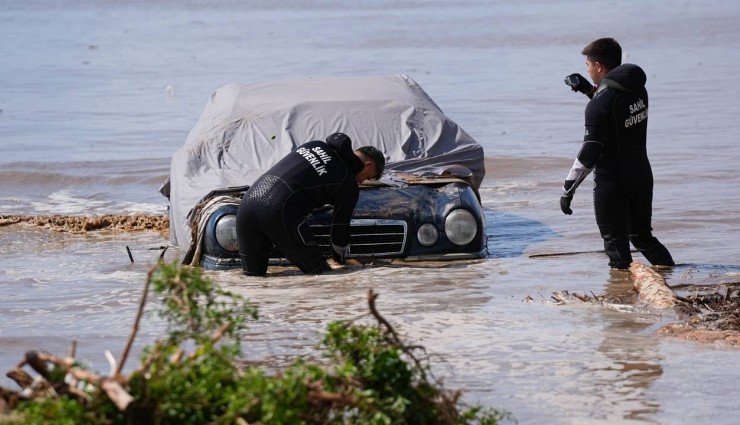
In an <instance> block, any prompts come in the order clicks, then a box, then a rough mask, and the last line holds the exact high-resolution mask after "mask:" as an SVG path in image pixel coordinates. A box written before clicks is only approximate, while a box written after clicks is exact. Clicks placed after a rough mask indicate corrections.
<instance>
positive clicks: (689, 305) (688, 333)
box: [525, 262, 740, 346]
mask: <svg viewBox="0 0 740 425" xmlns="http://www.w3.org/2000/svg"><path fill="white" fill-rule="evenodd" d="M630 274H631V280H632V287H633V290H634V291H635V292H636V293H637V303H636V304H628V303H624V302H622V301H621V300H610V299H608V297H606V296H604V295H596V294H593V293H591V294H590V295H589V294H579V293H577V292H569V291H567V290H566V291H556V292H553V293H552V296H551V297H550V302H553V303H555V304H557V305H562V304H572V303H593V304H600V305H602V306H604V307H607V308H611V309H615V310H620V311H628V312H629V311H635V310H637V309H638V308H647V309H651V310H658V311H664V310H670V311H673V312H675V313H676V315H677V317H678V318H679V320H681V322H680V323H671V324H668V325H665V326H663V327H662V328H661V329H660V330H659V331H658V334H659V335H666V336H672V337H676V338H680V339H685V340H689V341H695V342H698V343H719V344H724V345H731V346H740V282H722V283H718V284H715V285H691V284H681V285H676V286H674V287H670V286H669V285H668V284H667V283H666V280H665V278H663V276H662V275H661V274H660V273H658V272H657V271H656V270H655V269H653V268H651V267H648V266H646V265H644V264H641V263H638V262H634V263H632V265H631V266H630ZM677 291H678V292H677ZM525 300H526V301H532V300H533V299H532V297H529V296H528V297H527V298H525Z"/></svg>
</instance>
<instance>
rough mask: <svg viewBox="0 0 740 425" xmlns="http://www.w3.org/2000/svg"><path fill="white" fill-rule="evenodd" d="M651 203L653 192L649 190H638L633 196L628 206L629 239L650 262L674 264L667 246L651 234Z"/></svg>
mask: <svg viewBox="0 0 740 425" xmlns="http://www.w3.org/2000/svg"><path fill="white" fill-rule="evenodd" d="M652 204H653V194H652V191H650V190H644V191H640V192H638V193H637V194H635V196H634V197H633V199H632V204H631V208H630V218H631V222H630V241H631V242H632V245H634V246H635V248H636V249H637V250H638V251H640V253H641V254H642V255H643V256H644V257H645V258H646V259H647V260H648V261H649V262H650V264H653V265H656V266H675V265H676V263H675V262H674V261H673V257H671V253H670V252H668V248H666V247H665V246H664V245H663V244H662V243H660V241H659V240H658V238H656V237H655V236H653V233H652V231H653V228H652V223H651V221H652V212H653V211H652V210H653V206H652Z"/></svg>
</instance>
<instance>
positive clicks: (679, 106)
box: [0, 0, 740, 424]
mask: <svg viewBox="0 0 740 425" xmlns="http://www.w3.org/2000/svg"><path fill="white" fill-rule="evenodd" d="M607 7H608V9H609V10H608V13H605V12H604V8H607ZM0 10H1V12H0V40H2V41H0V57H2V58H3V66H2V67H0V88H2V90H0V149H1V150H2V155H0V214H1V215H44V214H60V215H73V216H74V215H83V214H129V213H132V214H142V213H144V214H163V213H165V208H166V206H165V203H164V200H163V198H162V197H161V196H160V195H159V194H158V193H157V189H158V186H159V184H161V183H162V182H163V181H164V178H165V177H166V176H167V173H168V169H169V159H170V157H171V155H172V153H173V152H174V150H176V149H177V148H178V147H179V146H180V145H181V144H182V143H183V142H184V140H185V137H186V135H187V132H188V131H189V130H190V128H192V126H193V125H194V123H195V120H197V117H198V114H199V113H200V111H201V110H202V107H203V106H204V104H205V102H206V100H207V99H208V96H209V95H210V93H211V92H212V91H213V90H214V89H216V88H217V87H219V86H221V85H223V84H226V83H230V82H233V81H246V82H249V81H258V80H262V79H272V78H306V77H313V76H317V77H318V76H341V75H368V74H395V73H407V74H409V75H411V76H413V77H414V78H415V79H416V80H417V81H418V82H419V83H420V84H421V85H422V87H424V88H425V89H426V90H427V92H428V93H429V94H430V95H431V96H432V98H433V99H435V101H436V102H437V103H438V104H439V105H440V106H441V107H442V109H443V110H444V111H445V112H447V113H448V115H450V116H451V117H452V118H453V119H454V120H455V121H456V122H458V124H460V125H461V126H462V127H463V128H464V129H465V130H466V131H467V132H468V133H470V134H471V135H473V137H475V138H476V139H477V140H479V141H480V142H481V144H482V145H483V146H484V148H485V151H486V157H487V177H486V180H485V182H484V184H483V187H482V189H481V196H482V199H483V204H484V207H485V210H486V217H487V226H486V233H487V235H488V246H489V251H490V255H489V256H488V257H487V258H485V259H482V260H479V261H466V262H459V263H452V264H405V265H398V264H387V265H377V266H368V267H349V268H347V269H345V270H343V271H341V272H338V273H335V274H332V275H327V276H321V277H313V276H303V275H300V274H298V273H296V272H295V271H293V270H290V269H285V270H278V269H276V270H274V275H273V276H272V277H270V278H268V279H257V278H245V277H243V276H241V275H240V274H239V273H238V272H218V273H210V276H211V277H212V278H213V279H215V280H216V281H217V282H219V283H220V284H222V285H224V286H225V287H227V288H229V289H231V290H234V291H237V292H239V293H242V294H244V295H246V296H247V297H248V298H250V299H251V300H253V301H254V302H256V303H257V304H258V305H259V307H260V311H261V318H260V320H259V321H258V322H257V323H255V324H254V325H253V326H252V328H251V330H250V333H249V335H248V341H249V342H248V343H247V344H246V348H247V353H248V357H249V358H250V359H254V360H260V361H264V362H266V363H268V364H274V365H283V364H286V363H287V362H290V361H291V359H293V358H295V357H296V356H305V357H312V356H316V353H317V351H316V349H315V346H316V344H317V343H318V341H319V340H320V337H321V330H322V328H323V327H324V325H326V324H327V323H328V322H330V321H332V320H343V319H349V318H355V317H357V316H358V315H359V314H362V313H365V312H366V311H367V306H366V293H367V290H368V288H372V289H373V290H374V291H375V292H376V293H379V294H380V296H379V298H378V301H377V305H378V308H379V309H380V311H381V313H383V314H384V315H385V316H386V317H387V318H388V319H389V320H390V321H391V322H392V323H393V324H394V326H396V328H397V329H398V330H399V331H401V332H402V333H403V334H404V335H405V336H407V337H408V338H409V339H411V340H413V341H416V342H419V343H421V344H423V345H425V346H426V347H427V349H428V351H429V352H430V353H432V354H434V355H435V356H437V357H436V358H437V359H438V363H437V368H436V373H437V375H438V376H440V377H442V378H444V379H445V382H446V383H447V384H448V386H450V387H452V388H459V389H462V390H463V391H464V394H465V395H464V398H465V400H467V401H470V402H481V403H484V404H486V405H491V406H496V407H502V408H505V409H508V410H510V411H511V412H512V413H513V414H514V416H515V417H516V418H517V419H518V420H519V423H522V424H542V423H551V424H594V423H609V424H613V423H620V424H622V423H651V424H694V423H713V424H733V423H736V421H737V417H738V416H739V415H740V403H738V402H737V390H738V384H737V382H738V378H740V375H739V374H740V372H738V371H740V367H739V366H740V352H738V350H737V349H736V348H728V347H725V346H721V345H700V344H695V343H691V342H686V341H682V340H679V339H674V338H669V337H665V336H659V335H657V334H656V331H657V330H658V329H659V328H660V327H662V326H663V325H665V324H668V323H673V322H675V321H676V320H677V318H676V317H674V316H673V315H672V314H671V313H666V312H655V311H650V310H647V309H633V310H631V311H615V310H611V309H606V308H603V307H600V306H596V305H590V304H585V303H584V304H569V305H555V304H554V303H552V302H550V294H551V293H552V292H553V291H562V290H569V291H578V292H586V293H590V292H591V291H593V292H594V293H596V294H608V295H609V296H613V297H618V298H624V299H634V293H633V292H631V290H630V288H631V282H630V279H629V275H627V274H625V273H624V272H619V271H610V270H609V269H608V268H607V267H606V259H605V258H604V256H603V254H599V253H597V252H594V251H598V250H600V249H601V242H600V241H599V239H598V234H597V230H596V226H595V224H594V219H593V215H592V210H591V205H590V198H591V196H590V189H591V187H590V181H587V182H585V183H584V185H583V187H581V188H579V191H578V193H577V194H576V197H575V200H574V202H573V210H574V214H573V216H570V217H566V216H564V215H562V214H561V213H560V211H559V207H558V203H557V200H558V196H559V188H560V186H561V184H562V180H563V178H564V177H565V175H566V174H567V171H568V169H569V167H570V165H571V163H572V158H573V156H574V155H575V153H576V152H577V150H578V148H579V139H580V138H581V132H582V130H581V129H582V121H581V120H582V113H583V107H584V105H585V103H584V99H583V98H579V97H577V96H576V95H574V94H573V93H570V92H569V91H568V89H567V87H565V85H564V83H563V81H562V78H563V77H564V76H565V75H567V74H569V73H571V72H581V73H584V75H585V66H584V65H583V58H582V57H581V56H580V54H579V52H580V49H581V48H582V47H583V45H584V44H585V43H587V42H588V41H590V40H591V39H593V38H595V37H598V36H601V35H613V36H615V37H616V38H617V39H618V40H619V41H620V42H621V43H622V44H623V46H624V47H625V60H627V61H631V62H635V63H638V64H640V65H641V66H643V67H644V68H645V69H646V72H647V74H648V89H649V91H650V95H651V98H650V100H651V104H650V105H651V106H650V108H651V110H650V133H649V138H650V141H649V152H650V155H651V161H652V164H653V169H654V172H655V180H656V191H655V202H654V228H655V232H656V235H658V237H659V238H660V239H661V240H662V241H663V242H664V243H665V244H666V245H667V246H668V248H669V249H670V250H671V252H672V254H673V256H674V258H675V259H676V261H677V262H678V263H679V265H678V266H677V267H675V268H674V269H673V270H671V271H670V272H668V273H666V275H665V277H666V279H667V281H668V283H669V284H681V283H691V284H699V283H707V284H713V283H716V282H719V281H732V280H736V279H740V255H738V254H739V252H738V248H737V247H738V243H737V241H738V240H739V239H740V228H739V227H738V225H737V223H739V222H740V217H739V216H738V215H739V214H738V207H737V205H739V204H740V202H739V201H740V199H739V198H740V191H738V187H740V174H739V173H738V172H737V163H738V160H740V148H738V144H737V143H736V139H737V137H738V134H740V121H738V120H737V118H736V117H737V116H738V113H739V112H740V111H739V110H738V108H739V106H738V104H737V101H736V100H737V99H738V98H740V86H738V85H737V84H735V73H736V70H737V69H738V68H739V66H740V57H738V55H737V54H736V52H737V51H738V48H740V28H739V27H738V26H737V22H738V19H739V18H740V5H738V3H737V2H734V1H729V0H728V1H721V0H711V1H707V2H698V1H696V2H694V1H688V2H667V3H666V2H661V3H655V4H654V3H651V2H648V3H645V2H637V1H626V2H621V3H619V4H612V3H609V4H608V5H607V3H603V2H590V3H582V2H576V1H557V2H537V1H523V2H484V1H462V2H454V3H449V4H448V3H444V2H409V3H403V4H401V3H397V2H390V1H380V2H351V1H339V0H327V1H322V2H304V1H301V0H291V1H289V2H286V3H275V4H273V3H272V2H260V1H248V2H211V1H205V0H204V1H201V2H188V3H186V4H182V3H181V2H174V1H164V2H157V3H154V4H145V3H142V2H133V3H131V2H117V1H113V0H110V1H103V2H89V1H85V0H79V1H77V0H76V1H72V2H65V5H64V7H62V6H61V5H59V4H57V3H56V2H51V1H39V0H32V1H26V2H6V3H3V4H2V6H0ZM575 11H577V12H578V13H575ZM583 16H588V17H589V18H588V20H587V22H586V21H585V20H584V18H583ZM441 28H445V31H441V30H440V29H441ZM166 244H167V240H166V238H164V237H163V236H162V235H161V234H160V233H159V232H147V231H143V232H132V233H127V232H118V231H111V230H102V231H96V232H91V233H87V234H70V233H59V232H54V231H49V230H46V229H42V228H38V227H31V226H24V225H12V226H2V227H0V294H1V295H0V368H2V367H4V368H5V369H9V368H10V367H12V366H14V365H15V364H16V363H17V362H18V361H19V360H20V358H21V356H22V353H23V352H24V351H25V350H29V349H45V350H48V351H51V352H54V353H57V354H63V353H66V352H67V349H68V347H69V344H70V342H71V341H72V340H77V341H78V354H79V357H80V359H82V360H84V361H86V362H88V363H89V364H91V365H92V366H93V367H94V368H95V369H96V370H100V371H103V372H107V370H108V364H107V362H106V360H105V356H104V354H103V353H104V351H105V350H111V352H112V353H113V354H114V355H115V356H118V355H120V352H121V350H122V349H123V346H124V344H125V341H126V338H127V337H128V333H129V331H130V327H131V324H132V322H133V318H134V314H135V311H136V306H137V303H138V300H139V296H140V290H141V288H142V286H143V282H144V279H145V276H146V271H147V270H148V268H149V266H150V265H151V264H152V263H153V262H154V261H155V260H156V258H157V257H158V256H159V253H160V247H161V246H163V245H166ZM127 246H128V247H129V249H130V250H131V253H132V256H133V258H134V260H135V261H134V263H131V262H130V259H129V256H128V254H127V251H126V247H127ZM575 252H585V253H582V254H572V255H559V256H544V257H533V256H534V255H537V254H552V253H559V254H563V253H566V254H567V253H575ZM176 255H177V251H176V250H174V249H169V250H168V251H167V253H166V257H167V259H170V260H172V259H174V258H175V256H176ZM636 259H638V260H641V259H642V258H641V257H640V256H639V255H637V256H636ZM528 300H531V301H529V302H528ZM161 331H162V324H161V323H159V322H157V320H156V319H154V318H148V319H147V320H146V321H145V323H144V325H143V327H142V330H141V334H140V339H139V341H137V343H136V345H135V347H134V348H135V349H136V350H139V349H141V347H142V346H143V345H144V344H146V343H148V342H151V341H152V340H153V338H154V337H155V336H156V335H157V334H159V333H160V332H161ZM130 364H133V363H130ZM3 379H5V380H3V381H2V385H9V384H10V383H9V382H8V381H7V379H6V378H3Z"/></svg>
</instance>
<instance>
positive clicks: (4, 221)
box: [0, 214, 170, 233]
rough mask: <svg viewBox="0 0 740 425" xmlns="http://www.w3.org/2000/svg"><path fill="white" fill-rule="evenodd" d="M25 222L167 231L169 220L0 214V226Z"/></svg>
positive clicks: (71, 228) (61, 228)
mask: <svg viewBox="0 0 740 425" xmlns="http://www.w3.org/2000/svg"><path fill="white" fill-rule="evenodd" d="M19 223H25V224H28V225H31V226H38V227H44V228H47V229H51V230H54V231H57V232H68V233H86V232H91V231H96V230H122V231H129V232H130V231H137V230H158V231H167V230H169V227H170V220H169V218H168V217H167V216H166V215H154V214H132V215H117V214H104V215H96V216H75V215H58V214H57V215H37V216H31V215H0V226H9V225H12V224H19Z"/></svg>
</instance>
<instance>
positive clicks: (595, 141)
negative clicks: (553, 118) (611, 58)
mask: <svg viewBox="0 0 740 425" xmlns="http://www.w3.org/2000/svg"><path fill="white" fill-rule="evenodd" d="M646 79H647V78H646V76H645V72H644V71H643V70H642V69H641V68H640V67H639V66H637V65H633V64H623V65H620V66H618V67H616V68H614V69H612V70H611V71H609V72H608V73H607V74H606V76H605V77H604V79H603V80H602V81H601V82H599V86H598V88H597V90H596V93H595V94H594V96H593V98H592V99H591V101H590V102H589V103H588V106H586V113H585V115H586V132H585V136H584V138H583V146H582V147H581V150H580V151H579V152H578V156H577V158H576V161H575V163H574V164H573V168H572V169H571V171H570V173H569V174H568V177H567V179H566V180H565V185H564V187H563V189H564V191H565V194H566V195H571V196H572V194H573V193H574V192H575V190H576V188H577V187H578V185H579V184H580V183H581V182H582V181H583V179H584V178H585V177H586V176H587V175H588V174H589V173H590V172H591V170H592V169H593V170H594V183H595V186H594V210H595V213H596V224H597V225H598V226H599V231H600V233H601V237H602V238H603V239H604V248H605V250H606V253H607V255H608V256H609V260H610V261H609V265H610V266H612V267H614V268H627V267H629V265H630V263H631V262H632V255H631V254H630V247H629V241H630V240H631V241H632V244H633V245H634V246H635V248H636V249H638V250H639V251H640V252H641V253H642V254H643V255H644V256H645V258H647V260H648V261H650V262H651V263H652V264H656V265H674V263H673V259H672V258H671V255H670V253H669V252H668V250H667V249H666V247H665V246H663V244H661V243H660V242H659V241H658V239H656V238H655V237H654V236H653V234H652V225H651V219H652V201H653V173H652V170H651V168H650V161H648V155H647V148H646V142H647V118H648V94H647V90H646V89H645V81H646Z"/></svg>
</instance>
